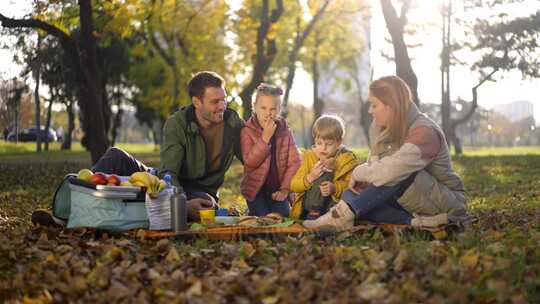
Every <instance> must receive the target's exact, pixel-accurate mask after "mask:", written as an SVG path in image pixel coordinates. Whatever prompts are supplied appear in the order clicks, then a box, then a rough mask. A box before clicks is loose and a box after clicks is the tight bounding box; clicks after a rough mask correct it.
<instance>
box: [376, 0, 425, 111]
mask: <svg viewBox="0 0 540 304" xmlns="http://www.w3.org/2000/svg"><path fill="white" fill-rule="evenodd" d="M400 2H401V8H400V10H399V15H398V13H397V11H396V8H395V6H394V4H393V3H392V0H381V7H382V11H383V15H384V20H385V22H386V28H387V29H388V33H390V37H391V41H392V46H393V48H394V61H395V64H396V75H397V76H399V77H400V78H401V79H403V80H404V81H405V82H406V83H407V84H408V85H409V87H410V88H411V93H412V95H413V101H414V103H416V104H417V105H419V104H420V100H419V98H418V78H417V77H416V73H415V72H414V70H413V68H412V65H411V58H410V56H409V51H408V48H407V44H406V43H405V38H404V36H405V26H406V25H407V23H408V20H407V13H408V12H409V9H410V7H411V0H402V1H400Z"/></svg>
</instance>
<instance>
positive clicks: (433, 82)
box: [371, 0, 540, 123]
mask: <svg viewBox="0 0 540 304" xmlns="http://www.w3.org/2000/svg"><path fill="white" fill-rule="evenodd" d="M371 2H372V5H373V19H372V23H371V45H372V54H371V60H372V65H373V67H374V78H375V79H376V78H378V77H380V76H383V75H387V74H393V73H395V65H394V63H393V62H388V61H387V60H386V59H384V58H383V57H382V56H380V50H381V49H385V50H386V51H385V52H386V53H387V54H390V55H393V51H392V49H391V45H389V43H387V42H385V41H384V40H385V37H389V35H388V31H387V29H386V25H385V22H384V17H383V16H382V11H381V8H380V3H379V0H371ZM413 2H415V1H413ZM457 2H459V1H454V3H457ZM416 3H419V4H418V6H421V8H415V9H413V10H411V12H410V14H409V22H410V23H417V22H418V20H424V22H425V23H433V24H434V26H433V27H432V28H430V29H429V30H427V31H424V32H422V37H421V40H422V43H423V46H421V47H418V48H416V49H413V50H410V55H411V57H413V58H415V60H414V61H413V63H412V65H413V69H414V71H415V73H416V75H417V77H418V94H419V96H420V98H421V101H422V102H430V103H440V100H441V91H440V81H441V75H440V66H441V62H440V50H441V45H442V43H441V40H442V39H441V35H442V34H441V32H442V31H441V23H442V20H441V15H440V13H439V8H438V7H439V5H440V4H441V3H442V1H441V0H430V1H416ZM538 10H540V1H538V0H525V1H524V2H523V3H521V4H517V5H509V6H507V7H506V8H505V11H506V12H508V13H509V14H516V15H522V16H525V15H529V14H531V13H533V12H535V11H538ZM454 29H455V27H454ZM457 32H458V31H457V30H455V32H454V34H455V35H457V34H458V33H457ZM419 36H420V35H419ZM408 38H409V39H408ZM418 40H420V39H418ZM405 41H406V42H409V41H411V39H410V37H405ZM415 42H416V41H415ZM459 59H461V60H467V58H466V56H465V55H461V57H459ZM450 73H451V74H450V85H451V88H450V92H451V95H452V96H451V97H452V99H457V98H458V97H461V98H462V99H464V100H469V101H470V100H472V93H471V88H472V87H473V86H474V85H476V84H477V83H478V80H479V74H478V73H475V72H472V71H471V70H470V69H468V68H466V67H451V70H450ZM499 73H500V72H499ZM501 76H504V79H501ZM494 78H496V79H497V82H487V83H484V84H483V85H482V86H481V87H480V88H479V89H478V101H479V104H480V105H481V106H483V107H486V108H491V107H492V106H493V105H495V104H500V103H509V102H512V101H516V100H527V101H529V102H532V103H533V104H534V108H535V113H534V114H535V120H536V122H537V123H538V122H539V121H540V79H535V80H521V74H520V73H519V72H512V73H505V74H495V75H494Z"/></svg>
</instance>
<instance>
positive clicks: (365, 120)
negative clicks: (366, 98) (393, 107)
mask: <svg viewBox="0 0 540 304" xmlns="http://www.w3.org/2000/svg"><path fill="white" fill-rule="evenodd" d="M372 121H373V118H372V117H371V115H370V114H369V102H362V101H361V103H360V125H361V126H362V131H363V133H364V137H365V138H366V143H367V146H368V147H370V146H371V139H370V138H369V127H370V126H371V122H372Z"/></svg>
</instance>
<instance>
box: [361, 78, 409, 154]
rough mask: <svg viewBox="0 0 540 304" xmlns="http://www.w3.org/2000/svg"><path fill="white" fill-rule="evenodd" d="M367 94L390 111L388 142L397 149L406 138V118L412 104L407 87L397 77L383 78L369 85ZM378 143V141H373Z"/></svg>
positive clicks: (386, 131)
mask: <svg viewBox="0 0 540 304" xmlns="http://www.w3.org/2000/svg"><path fill="white" fill-rule="evenodd" d="M369 94H371V95H372V96H374V97H377V98H378V99H379V100H380V101H381V102H382V103H383V104H385V105H386V106H389V107H390V108H391V109H392V114H391V116H390V120H389V122H388V125H387V126H386V130H384V131H383V133H387V134H388V137H389V138H390V141H391V142H392V143H394V144H396V145H397V146H398V147H400V146H401V145H403V142H404V141H405V137H406V136H407V131H408V130H407V116H408V114H409V108H410V105H411V102H412V98H411V97H412V95H411V90H410V89H409V86H408V85H407V83H405V81H403V79H401V78H399V77H398V76H385V77H382V78H379V79H377V80H375V81H373V82H372V83H371V84H370V85H369ZM375 140H376V141H377V142H378V139H375Z"/></svg>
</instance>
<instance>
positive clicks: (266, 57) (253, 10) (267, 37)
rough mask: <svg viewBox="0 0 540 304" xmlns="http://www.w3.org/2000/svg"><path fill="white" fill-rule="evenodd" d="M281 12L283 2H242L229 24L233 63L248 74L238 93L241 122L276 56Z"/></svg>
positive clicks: (261, 0)
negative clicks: (231, 26) (233, 22)
mask: <svg viewBox="0 0 540 304" xmlns="http://www.w3.org/2000/svg"><path fill="white" fill-rule="evenodd" d="M291 2H292V1H291ZM284 11H285V8H284V4H283V0H274V1H272V0H256V1H244V5H243V7H242V8H241V9H240V10H239V11H238V12H237V17H236V18H237V22H235V24H234V25H233V29H234V32H235V34H236V37H235V43H236V45H237V46H238V48H239V49H238V52H237V54H236V56H237V57H240V58H238V59H237V61H238V62H239V63H240V65H242V66H243V68H241V69H242V70H244V71H245V73H246V74H247V75H248V76H247V81H246V82H245V83H243V84H242V85H241V86H242V88H241V90H240V93H239V96H240V98H241V99H242V108H243V117H244V118H245V119H247V118H249V117H250V116H251V96H252V95H253V92H254V91H255V88H256V87H257V85H258V84H259V83H261V82H263V81H264V80H265V76H266V74H267V72H268V70H269V69H270V67H271V66H272V63H273V62H274V59H275V58H276V56H277V54H278V42H277V35H276V31H278V30H279V29H278V27H279V26H280V22H281V20H280V19H281V17H282V15H283V13H284ZM282 45H283V44H282ZM237 67H238V65H237ZM237 73H241V71H240V70H238V71H237Z"/></svg>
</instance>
